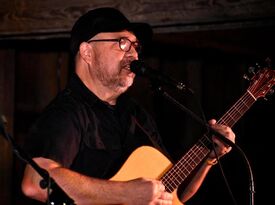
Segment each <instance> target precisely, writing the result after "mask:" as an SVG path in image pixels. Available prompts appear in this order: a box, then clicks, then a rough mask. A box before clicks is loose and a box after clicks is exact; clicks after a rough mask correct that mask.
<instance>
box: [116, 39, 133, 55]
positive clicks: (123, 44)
mask: <svg viewBox="0 0 275 205" xmlns="http://www.w3.org/2000/svg"><path fill="white" fill-rule="evenodd" d="M131 44H132V42H131V41H130V40H129V39H127V38H121V39H120V41H119V47H120V49H121V50H123V51H125V52H128V51H129V50H130V48H131Z"/></svg>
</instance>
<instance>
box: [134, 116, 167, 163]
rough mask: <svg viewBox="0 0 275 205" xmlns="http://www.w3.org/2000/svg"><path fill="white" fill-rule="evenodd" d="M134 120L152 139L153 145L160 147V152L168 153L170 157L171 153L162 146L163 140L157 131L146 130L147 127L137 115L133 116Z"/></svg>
mask: <svg viewBox="0 0 275 205" xmlns="http://www.w3.org/2000/svg"><path fill="white" fill-rule="evenodd" d="M132 120H133V121H134V123H135V124H136V125H137V126H138V127H139V128H140V129H141V130H142V132H143V133H144V134H145V135H146V136H147V137H148V138H149V139H150V141H151V142H152V144H153V146H154V147H155V148H156V149H158V150H159V151H160V152H162V153H163V154H164V155H166V156H167V157H169V158H170V159H171V157H170V155H169V154H168V152H167V150H166V149H165V147H164V146H161V144H162V143H161V142H160V139H159V138H158V137H157V136H158V135H157V133H155V132H150V131H148V130H146V128H145V127H143V126H142V125H141V124H140V123H139V122H138V120H137V118H136V117H134V116H132Z"/></svg>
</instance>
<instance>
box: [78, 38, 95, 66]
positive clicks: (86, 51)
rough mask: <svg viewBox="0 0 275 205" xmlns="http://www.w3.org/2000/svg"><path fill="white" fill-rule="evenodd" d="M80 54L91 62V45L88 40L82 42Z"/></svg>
mask: <svg viewBox="0 0 275 205" xmlns="http://www.w3.org/2000/svg"><path fill="white" fill-rule="evenodd" d="M79 54H80V56H81V58H82V59H83V60H84V61H86V62H87V63H90V61H91V59H92V48H91V45H90V44H89V43H87V42H82V43H81V44H80V46H79Z"/></svg>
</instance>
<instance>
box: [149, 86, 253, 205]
mask: <svg viewBox="0 0 275 205" xmlns="http://www.w3.org/2000/svg"><path fill="white" fill-rule="evenodd" d="M152 84H153V88H154V89H155V90H156V91H157V92H158V93H160V94H161V95H162V96H163V97H165V98H166V99H168V100H169V101H170V102H172V103H173V104H175V105H176V106H177V107H178V108H180V109H181V110H183V111H184V112H185V113H187V114H188V115H189V116H191V117H192V118H193V119H194V120H195V121H196V122H198V123H199V124H200V125H202V126H203V127H205V128H206V129H207V130H208V131H209V134H211V135H215V136H216V137H218V138H219V139H220V140H222V141H223V142H224V143H225V144H227V145H229V146H231V147H232V148H234V149H236V150H238V151H239V153H240V154H241V156H242V157H243V159H244V161H245V163H246V166H247V169H248V175H249V191H250V201H249V204H250V205H254V194H255V187H254V179H253V172H252V168H251V166H250V163H249V160H248V159H247V157H246V155H245V153H244V152H243V151H242V149H241V148H240V147H239V146H238V145H237V144H235V143H233V142H232V141H230V140H229V139H227V138H226V137H224V136H223V135H222V134H220V133H218V132H217V131H215V130H214V129H213V128H211V127H210V126H209V125H208V124H207V123H205V122H204V121H203V120H202V119H201V118H200V117H198V116H197V115H196V114H195V113H194V112H192V111H191V110H190V109H188V108H187V107H185V106H184V105H182V104H181V103H179V102H178V101H177V100H176V99H175V98H173V97H172V96H171V95H169V94H168V93H167V92H166V91H164V90H163V88H162V87H161V86H160V85H159V84H158V83H156V82H153V83H152ZM179 90H181V89H179ZM188 90H189V89H188ZM189 91H190V90H189ZM191 91H192V90H191ZM191 93H192V94H193V91H192V92H191Z"/></svg>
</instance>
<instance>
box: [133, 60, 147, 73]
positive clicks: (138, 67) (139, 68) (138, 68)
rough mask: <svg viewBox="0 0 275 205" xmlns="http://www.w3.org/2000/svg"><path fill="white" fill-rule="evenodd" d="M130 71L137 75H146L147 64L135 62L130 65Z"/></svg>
mask: <svg viewBox="0 0 275 205" xmlns="http://www.w3.org/2000/svg"><path fill="white" fill-rule="evenodd" d="M130 70H131V71H132V72H133V73H135V74H137V75H144V74H145V72H146V66H145V63H144V62H142V61H139V60H134V61H132V62H131V64H130Z"/></svg>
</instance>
